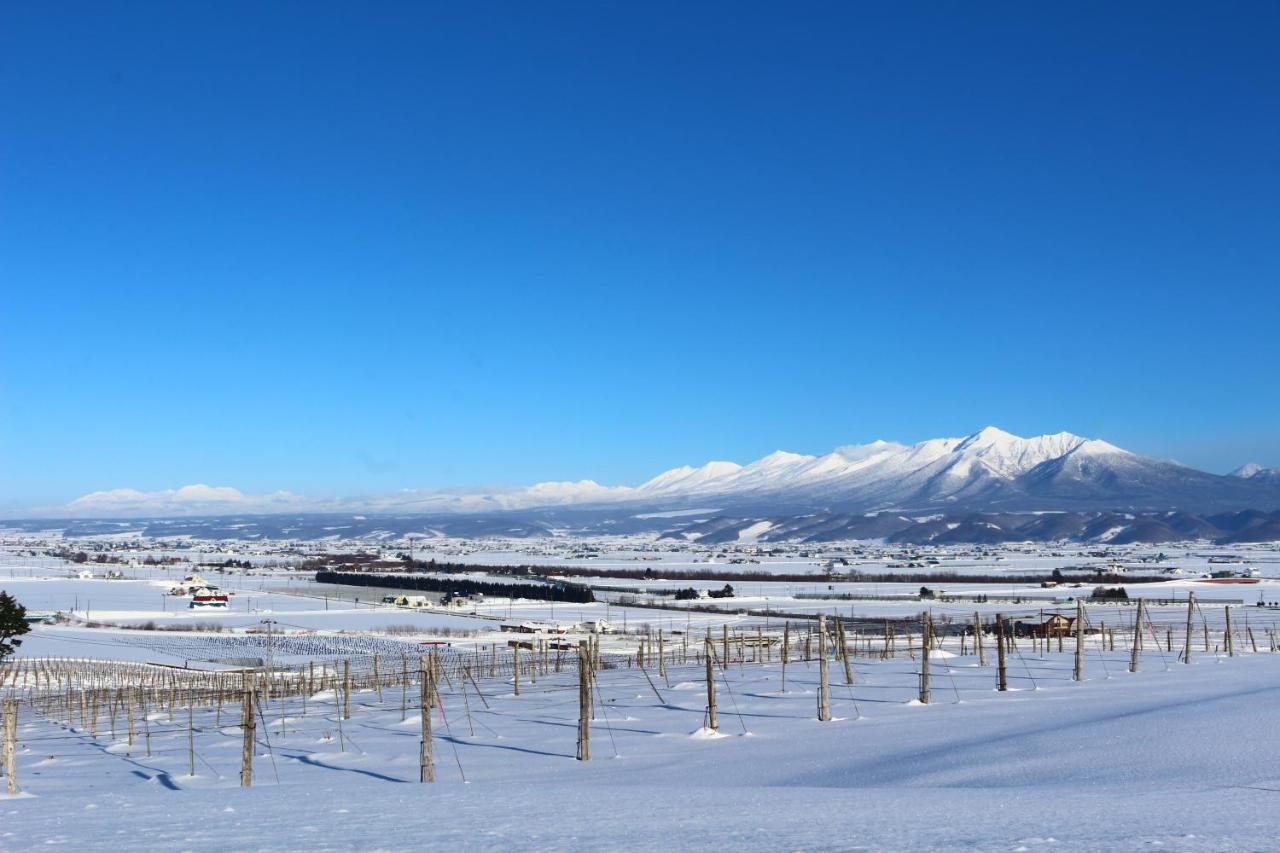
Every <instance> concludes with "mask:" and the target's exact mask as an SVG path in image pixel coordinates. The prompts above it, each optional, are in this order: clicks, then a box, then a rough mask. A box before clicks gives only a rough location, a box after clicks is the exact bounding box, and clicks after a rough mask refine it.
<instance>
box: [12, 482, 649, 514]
mask: <svg viewBox="0 0 1280 853" xmlns="http://www.w3.org/2000/svg"><path fill="white" fill-rule="evenodd" d="M633 491H634V490H633V489H631V488H629V487H627V486H602V485H600V484H599V483H596V482H594V481H592V480H581V481H579V482H576V483H574V482H563V483H557V482H549V483H538V484H537V485H535V486H531V487H529V488H524V489H490V490H486V491H484V492H467V491H461V490H425V489H403V490H400V491H397V492H390V493H386V494H378V495H362V496H357V497H346V498H313V497H307V496H305V495H297V494H294V493H293V492H287V491H278V492H273V493H271V494H266V495H250V494H245V493H244V492H242V491H240V490H239V489H236V488H233V487H232V486H209V485H206V484H204V483H193V484H191V485H188V486H182V487H180V488H177V489H162V490H159V491H154V492H144V491H140V490H138V489H108V490H105V491H99V492H91V493H90V494H87V495H83V496H81V497H78V498H76V499H75V500H73V501H71V502H70V503H68V504H65V505H63V506H60V507H49V508H44V509H41V510H37V511H35V513H34V514H35V515H39V516H49V517H65V516H71V517H80V518H95V517H98V518H123V517H138V516H186V515H226V514H236V513H278V512H485V511H492V510H503V509H527V508H529V507H538V506H563V505H566V504H582V503H595V502H605V501H610V500H617V499H623V498H626V497H628V496H629V495H630V494H631V493H632V492H633Z"/></svg>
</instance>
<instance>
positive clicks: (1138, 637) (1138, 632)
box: [1129, 598, 1145, 672]
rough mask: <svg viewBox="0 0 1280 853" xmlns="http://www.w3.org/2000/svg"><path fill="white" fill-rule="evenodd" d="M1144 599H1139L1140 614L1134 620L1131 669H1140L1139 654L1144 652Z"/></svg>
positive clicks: (1130, 653) (1130, 657)
mask: <svg viewBox="0 0 1280 853" xmlns="http://www.w3.org/2000/svg"><path fill="white" fill-rule="evenodd" d="M1143 604H1144V599H1141V598H1139V599H1138V615H1137V617H1135V618H1134V620H1133V649H1132V650H1131V651H1130V652H1129V671H1130V672H1137V671H1138V655H1139V654H1141V652H1142V617H1143V614H1144V612H1145V611H1144V610H1143Z"/></svg>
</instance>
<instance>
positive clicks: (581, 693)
mask: <svg viewBox="0 0 1280 853" xmlns="http://www.w3.org/2000/svg"><path fill="white" fill-rule="evenodd" d="M578 760H579V761H590V760H591V652H589V651H588V650H587V641H586V640H579V641H578Z"/></svg>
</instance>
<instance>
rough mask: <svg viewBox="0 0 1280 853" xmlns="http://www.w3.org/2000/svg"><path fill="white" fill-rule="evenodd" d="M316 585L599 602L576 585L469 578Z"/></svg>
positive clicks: (330, 577) (356, 578)
mask: <svg viewBox="0 0 1280 853" xmlns="http://www.w3.org/2000/svg"><path fill="white" fill-rule="evenodd" d="M316 582H317V583H337V584H347V585H348V586H373V587H381V588H383V589H412V590H417V591H419V592H447V593H450V594H452V595H477V594H479V595H491V596H496V597H498V598H528V599H532V600H534V601H567V602H570V603H572V604H590V603H592V602H593V601H595V600H596V597H595V595H594V594H592V592H591V590H590V589H589V588H588V587H585V586H578V585H576V584H532V583H495V582H493V581H477V580H471V579H470V578H436V577H418V576H409V575H369V574H364V573H361V572H329V571H322V572H316Z"/></svg>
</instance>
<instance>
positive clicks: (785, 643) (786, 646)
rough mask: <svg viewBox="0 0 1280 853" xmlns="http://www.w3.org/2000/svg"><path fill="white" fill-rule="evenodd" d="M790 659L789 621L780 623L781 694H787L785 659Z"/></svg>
mask: <svg viewBox="0 0 1280 853" xmlns="http://www.w3.org/2000/svg"><path fill="white" fill-rule="evenodd" d="M789 657H791V621H790V620H786V621H784V622H783V623H782V692H783V693H786V692H787V658H789Z"/></svg>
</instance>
